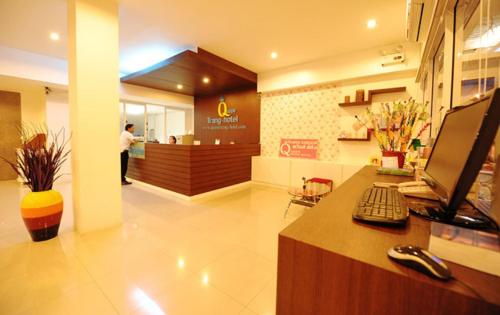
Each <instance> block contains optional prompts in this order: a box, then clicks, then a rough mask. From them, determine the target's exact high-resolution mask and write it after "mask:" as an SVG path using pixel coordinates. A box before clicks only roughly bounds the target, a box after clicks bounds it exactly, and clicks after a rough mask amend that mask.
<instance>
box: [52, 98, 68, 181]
mask: <svg viewBox="0 0 500 315" xmlns="http://www.w3.org/2000/svg"><path fill="white" fill-rule="evenodd" d="M47 128H48V130H49V131H52V132H59V131H60V130H61V129H64V134H65V137H66V138H68V137H71V129H70V126H69V106H68V93H67V92H66V91H64V90H62V91H61V90H55V91H53V92H51V93H49V95H47ZM67 149H68V150H71V142H70V143H68V146H67ZM61 174H64V175H63V177H67V176H69V175H71V157H69V158H68V160H67V161H66V163H64V164H63V166H62V167H61Z"/></svg>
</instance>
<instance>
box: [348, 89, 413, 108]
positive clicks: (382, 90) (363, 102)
mask: <svg viewBox="0 0 500 315" xmlns="http://www.w3.org/2000/svg"><path fill="white" fill-rule="evenodd" d="M399 92H406V87H405V86H400V87H395V88H388V89H377V90H369V91H368V100H366V101H361V102H349V103H339V106H341V107H347V106H361V105H370V104H371V103H372V99H373V95H375V94H387V93H399Z"/></svg>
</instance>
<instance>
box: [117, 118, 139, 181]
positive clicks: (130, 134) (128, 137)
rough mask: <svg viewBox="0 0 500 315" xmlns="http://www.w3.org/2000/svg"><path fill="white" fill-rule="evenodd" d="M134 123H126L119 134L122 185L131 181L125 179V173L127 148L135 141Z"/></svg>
mask: <svg viewBox="0 0 500 315" xmlns="http://www.w3.org/2000/svg"><path fill="white" fill-rule="evenodd" d="M134 131H135V128H134V124H126V125H125V130H123V131H122V134H121V135H120V150H121V153H120V160H121V165H122V185H130V184H132V183H131V182H129V181H127V179H126V178H125V175H127V168H128V150H129V149H130V145H131V144H133V143H135V142H136V140H135V137H134Z"/></svg>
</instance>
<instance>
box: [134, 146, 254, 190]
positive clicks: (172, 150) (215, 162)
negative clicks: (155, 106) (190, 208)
mask: <svg viewBox="0 0 500 315" xmlns="http://www.w3.org/2000/svg"><path fill="white" fill-rule="evenodd" d="M255 155H260V144H221V145H169V144H156V143H146V144H145V159H137V158H131V159H130V160H129V170H128V174H127V175H128V176H129V177H130V178H132V179H135V180H139V181H141V182H145V183H147V184H151V185H154V186H158V187H161V188H165V189H168V190H170V191H174V192H176V193H180V194H183V195H186V196H194V195H198V194H202V193H205V192H209V191H212V190H216V189H219V188H223V187H227V186H231V185H235V184H239V183H243V182H246V181H249V180H250V179H251V173H252V156H255Z"/></svg>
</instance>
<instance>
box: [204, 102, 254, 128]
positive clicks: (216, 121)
mask: <svg viewBox="0 0 500 315" xmlns="http://www.w3.org/2000/svg"><path fill="white" fill-rule="evenodd" d="M239 122H240V117H239V116H238V112H237V110H236V108H234V107H229V106H228V105H227V103H226V100H225V98H224V96H221V97H220V99H219V104H218V105H217V116H215V115H214V116H213V117H207V123H208V126H207V127H205V128H204V129H210V130H217V129H246V125H241V124H239Z"/></svg>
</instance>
